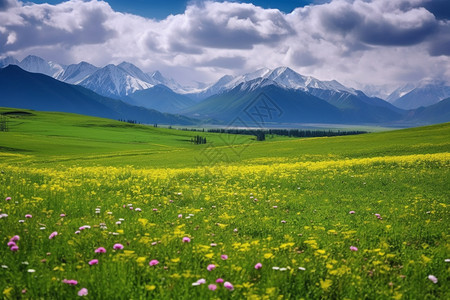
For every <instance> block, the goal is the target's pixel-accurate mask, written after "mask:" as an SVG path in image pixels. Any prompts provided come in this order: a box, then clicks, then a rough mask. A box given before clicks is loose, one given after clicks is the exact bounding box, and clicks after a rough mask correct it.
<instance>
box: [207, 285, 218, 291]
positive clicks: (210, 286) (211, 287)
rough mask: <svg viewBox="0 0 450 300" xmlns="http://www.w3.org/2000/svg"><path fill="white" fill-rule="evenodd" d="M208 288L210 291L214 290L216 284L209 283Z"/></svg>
mask: <svg viewBox="0 0 450 300" xmlns="http://www.w3.org/2000/svg"><path fill="white" fill-rule="evenodd" d="M208 289H210V290H211V291H215V290H216V289H217V285H215V284H210V285H208Z"/></svg>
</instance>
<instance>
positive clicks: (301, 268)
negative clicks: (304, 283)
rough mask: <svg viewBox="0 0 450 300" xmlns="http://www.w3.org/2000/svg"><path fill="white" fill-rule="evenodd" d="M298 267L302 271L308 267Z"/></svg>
mask: <svg viewBox="0 0 450 300" xmlns="http://www.w3.org/2000/svg"><path fill="white" fill-rule="evenodd" d="M298 269H299V270H300V271H306V269H305V268H303V267H298Z"/></svg>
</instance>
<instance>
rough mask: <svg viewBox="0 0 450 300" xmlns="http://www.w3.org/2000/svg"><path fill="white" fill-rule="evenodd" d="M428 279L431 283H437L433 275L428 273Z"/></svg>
mask: <svg viewBox="0 0 450 300" xmlns="http://www.w3.org/2000/svg"><path fill="white" fill-rule="evenodd" d="M428 279H430V280H431V281H432V282H433V283H437V282H438V279H437V278H436V276H434V275H428Z"/></svg>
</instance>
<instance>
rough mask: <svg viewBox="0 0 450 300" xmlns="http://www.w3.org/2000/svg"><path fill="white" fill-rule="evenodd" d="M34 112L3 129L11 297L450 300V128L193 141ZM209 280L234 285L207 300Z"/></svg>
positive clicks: (6, 275) (5, 262) (5, 272)
mask: <svg viewBox="0 0 450 300" xmlns="http://www.w3.org/2000/svg"><path fill="white" fill-rule="evenodd" d="M5 110H7V109H2V110H1V111H5ZM32 113H33V115H28V116H25V115H21V116H18V117H17V118H14V119H13V120H11V122H10V129H11V130H10V132H0V170H1V171H2V172H1V173H0V191H1V194H2V195H0V196H1V199H0V210H1V211H0V213H2V214H3V213H6V214H8V217H4V218H2V219H0V223H1V224H0V225H1V226H0V245H1V246H0V265H2V268H1V269H0V292H2V293H3V294H2V296H3V297H4V298H6V299H17V298H30V299H40V298H44V299H56V298H58V299H72V298H77V297H78V296H77V292H78V291H79V290H80V289H81V288H87V289H88V292H89V294H88V296H87V297H88V298H92V299H146V298H151V299H217V298H220V299H234V298H235V299H242V298H248V299H253V298H254V299H277V298H281V297H282V298H284V299H301V298H304V299H320V298H323V299H448V298H449V297H450V289H449V279H450V278H449V273H448V271H449V267H450V263H447V262H445V260H446V259H449V258H450V246H449V237H450V232H449V229H448V228H449V227H448V224H449V221H450V218H449V215H450V214H449V213H450V211H449V207H450V201H449V197H448V196H449V186H450V176H449V175H450V174H449V173H450V172H449V170H450V168H449V167H450V154H449V152H450V151H449V150H450V124H448V123H447V124H440V125H434V126H428V127H421V128H411V129H405V130H399V131H390V132H380V133H372V134H365V135H358V136H346V137H333V138H314V139H313V138H311V139H289V138H281V137H274V138H273V139H271V140H268V141H265V142H256V141H254V140H253V139H252V138H251V137H249V136H229V135H219V134H209V133H204V134H203V133H202V135H204V136H206V137H207V139H208V144H206V145H193V144H191V143H190V142H189V140H190V137H191V136H193V135H196V134H198V133H195V132H184V131H176V130H169V129H161V128H153V127H145V126H139V125H131V124H126V123H121V122H116V121H111V120H106V119H98V118H90V117H82V116H77V115H71V114H60V113H41V112H32ZM205 157H209V158H210V159H208V158H205ZM6 197H11V198H12V199H11V200H9V201H5V200H3V199H4V198H6ZM130 206H131V207H133V208H134V209H133V210H131V209H130V208H129V207H130ZM97 208H99V213H97V212H96V209H97ZM136 208H140V209H141V210H142V211H141V212H138V211H136ZM349 211H355V214H349ZM61 213H64V214H66V216H65V217H60V214H61ZM26 214H31V215H32V216H33V217H32V218H25V215H26ZM180 214H181V215H182V216H181V217H179V215H180ZM190 214H191V215H190ZM375 214H380V215H381V217H382V219H378V218H377V217H376V216H375ZM120 219H124V220H123V221H121V224H120V225H118V224H116V222H118V221H119V220H120ZM19 220H24V222H23V223H21V222H19ZM103 224H104V225H103ZM83 225H90V226H91V228H90V229H85V230H83V231H81V232H80V233H79V234H76V233H75V232H76V231H77V230H79V227H80V226H83ZM103 226H106V227H107V228H106V229H104V228H102V227H103ZM54 231H57V232H58V235H57V236H56V237H55V238H54V239H49V235H50V233H52V232H54ZM14 235H19V236H20V240H19V241H17V245H18V247H19V250H18V251H17V252H13V251H11V250H10V249H9V247H8V246H7V243H8V241H9V240H10V239H11V237H12V236H14ZM183 237H190V238H191V242H190V243H183V242H182V238H183ZM115 243H120V244H123V245H124V249H123V250H113V245H114V244H115ZM350 246H354V247H357V248H358V251H351V250H350ZM97 247H105V248H106V249H107V253H105V254H96V253H94V250H95V249H96V248H97ZM222 254H226V255H228V259H227V260H222V259H221V255H222ZM94 258H95V259H98V260H99V263H98V265H93V266H90V265H89V264H88V262H89V261H90V260H92V259H94ZM153 259H156V260H158V261H159V264H158V265H156V266H149V262H150V261H151V260H153ZM256 263H262V268H261V269H259V270H256V269H255V268H254V266H255V264H256ZM209 264H214V265H216V268H215V269H214V270H212V271H208V270H207V266H208V265H209ZM274 267H275V268H277V267H278V268H281V269H278V270H277V269H273V268H274ZM283 268H285V270H284V269H283ZM299 268H302V269H299ZM29 270H34V271H35V272H30V271H29ZM429 275H434V276H436V277H437V278H438V282H437V283H436V284H434V283H433V282H432V281H431V280H429V279H428V278H427V277H428V276H429ZM201 278H204V279H205V281H206V282H207V283H206V284H205V285H200V286H193V285H192V283H194V282H196V281H197V280H199V279H201ZM217 278H223V279H224V280H225V281H229V282H231V283H232V284H233V285H234V290H233V291H230V290H227V289H226V288H224V287H223V284H217V290H215V291H211V290H209V289H208V285H209V284H215V281H216V279H217ZM64 279H76V280H77V281H78V284H77V286H69V285H67V284H64V283H63V282H62V281H63V280H64ZM23 292H25V293H23Z"/></svg>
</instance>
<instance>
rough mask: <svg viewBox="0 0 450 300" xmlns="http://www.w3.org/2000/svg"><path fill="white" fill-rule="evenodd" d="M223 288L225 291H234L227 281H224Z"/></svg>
mask: <svg viewBox="0 0 450 300" xmlns="http://www.w3.org/2000/svg"><path fill="white" fill-rule="evenodd" d="M223 286H224V287H225V288H226V289H229V290H230V291H232V290H234V286H233V285H232V284H231V283H230V282H228V281H225V282H224V284H223Z"/></svg>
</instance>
